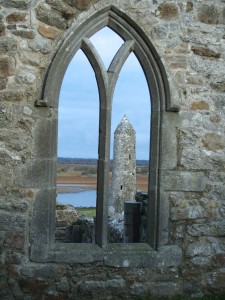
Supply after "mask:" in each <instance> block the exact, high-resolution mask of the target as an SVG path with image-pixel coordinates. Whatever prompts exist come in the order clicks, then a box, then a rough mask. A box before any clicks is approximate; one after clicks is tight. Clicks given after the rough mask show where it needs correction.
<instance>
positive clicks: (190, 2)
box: [186, 1, 193, 12]
mask: <svg viewBox="0 0 225 300" xmlns="http://www.w3.org/2000/svg"><path fill="white" fill-rule="evenodd" d="M191 11H193V2H192V1H188V2H187V6H186V12H191Z"/></svg>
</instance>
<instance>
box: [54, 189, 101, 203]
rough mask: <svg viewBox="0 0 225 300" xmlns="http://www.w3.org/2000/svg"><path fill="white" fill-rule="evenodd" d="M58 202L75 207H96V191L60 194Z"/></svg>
mask: <svg viewBox="0 0 225 300" xmlns="http://www.w3.org/2000/svg"><path fill="white" fill-rule="evenodd" d="M57 201H58V202H59V203H61V204H70V205H73V206H74V207H96V190H88V191H84V192H79V193H58V195H57Z"/></svg>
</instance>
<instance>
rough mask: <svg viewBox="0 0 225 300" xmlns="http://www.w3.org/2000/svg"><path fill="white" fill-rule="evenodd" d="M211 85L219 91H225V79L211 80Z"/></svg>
mask: <svg viewBox="0 0 225 300" xmlns="http://www.w3.org/2000/svg"><path fill="white" fill-rule="evenodd" d="M210 85H211V87H212V88H213V89H214V90H216V91H218V92H221V93H225V81H218V82H212V83H211V84H210Z"/></svg>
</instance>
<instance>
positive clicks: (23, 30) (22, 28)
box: [7, 25, 36, 39]
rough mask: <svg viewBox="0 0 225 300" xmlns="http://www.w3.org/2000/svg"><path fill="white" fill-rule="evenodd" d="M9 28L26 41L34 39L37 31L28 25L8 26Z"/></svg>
mask: <svg viewBox="0 0 225 300" xmlns="http://www.w3.org/2000/svg"><path fill="white" fill-rule="evenodd" d="M7 28H8V29H9V30H10V31H11V32H12V33H13V34H14V35H16V36H20V37H22V38H26V39H34V38H35V36H36V31H35V30H33V29H30V28H28V27H27V26H26V25H8V26H7Z"/></svg>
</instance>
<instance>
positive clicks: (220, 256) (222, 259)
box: [212, 253, 225, 268]
mask: <svg viewBox="0 0 225 300" xmlns="http://www.w3.org/2000/svg"><path fill="white" fill-rule="evenodd" d="M212 262H213V266H214V267H216V268H224V267H225V253H216V254H214V255H213V257H212Z"/></svg>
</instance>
